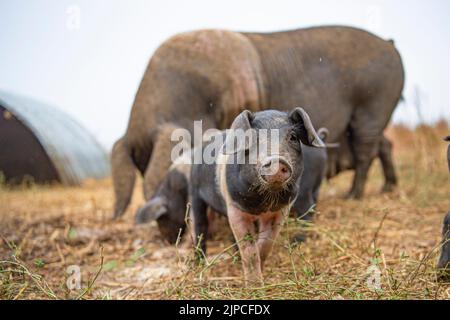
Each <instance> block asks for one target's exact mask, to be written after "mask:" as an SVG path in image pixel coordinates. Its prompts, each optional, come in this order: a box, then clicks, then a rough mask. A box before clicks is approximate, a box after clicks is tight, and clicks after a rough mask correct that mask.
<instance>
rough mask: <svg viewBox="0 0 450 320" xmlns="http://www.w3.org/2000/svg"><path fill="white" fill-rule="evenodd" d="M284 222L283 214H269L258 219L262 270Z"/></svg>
mask: <svg viewBox="0 0 450 320" xmlns="http://www.w3.org/2000/svg"><path fill="white" fill-rule="evenodd" d="M282 222H283V212H281V211H279V212H269V213H265V214H262V215H261V216H259V217H258V227H259V228H258V229H259V230H258V231H259V232H258V241H257V246H258V251H259V255H260V259H261V270H263V268H264V262H265V261H266V259H267V257H268V256H269V255H270V253H271V252H272V248H273V245H274V243H275V240H276V239H277V237H278V234H279V233H280V229H281V223H282Z"/></svg>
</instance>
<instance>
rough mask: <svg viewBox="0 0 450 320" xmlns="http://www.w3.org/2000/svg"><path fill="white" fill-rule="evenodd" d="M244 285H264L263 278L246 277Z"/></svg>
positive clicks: (254, 286) (253, 286)
mask: <svg viewBox="0 0 450 320" xmlns="http://www.w3.org/2000/svg"><path fill="white" fill-rule="evenodd" d="M245 287H246V288H260V287H264V280H263V279H260V278H255V279H247V280H245Z"/></svg>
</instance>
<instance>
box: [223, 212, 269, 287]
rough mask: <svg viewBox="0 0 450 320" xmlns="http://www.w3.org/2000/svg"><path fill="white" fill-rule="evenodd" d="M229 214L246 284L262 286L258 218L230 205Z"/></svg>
mask: <svg viewBox="0 0 450 320" xmlns="http://www.w3.org/2000/svg"><path fill="white" fill-rule="evenodd" d="M227 214H228V221H229V222H230V227H231V230H232V231H233V234H234V237H235V239H236V242H237V244H238V247H239V252H240V254H241V260H242V267H243V269H244V278H245V282H246V284H247V285H249V286H251V285H262V284H263V276H262V271H261V258H260V255H259V249H258V244H257V242H258V234H257V228H256V222H257V219H258V217H257V216H255V215H252V214H249V213H247V212H243V211H241V210H240V209H238V208H236V207H234V206H233V205H228V208H227Z"/></svg>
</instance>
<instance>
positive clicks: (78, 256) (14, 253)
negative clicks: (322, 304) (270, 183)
mask: <svg viewBox="0 0 450 320" xmlns="http://www.w3.org/2000/svg"><path fill="white" fill-rule="evenodd" d="M448 132H449V128H448V126H447V124H445V123H440V124H438V125H436V126H434V127H426V126H422V127H420V128H417V129H416V130H415V132H412V131H411V130H409V129H407V128H405V127H401V126H396V127H391V128H389V129H388V133H387V134H388V135H389V136H390V137H391V138H392V139H393V141H394V144H395V150H394V152H395V155H394V157H395V161H396V165H397V169H398V173H399V179H400V185H399V187H398V188H397V190H396V191H395V192H393V193H391V194H380V193H379V192H378V191H379V189H380V188H381V185H382V178H381V174H380V168H379V164H378V163H377V164H375V165H374V166H372V170H371V172H370V178H369V183H368V185H367V189H366V195H367V196H366V198H365V199H364V201H347V200H343V199H342V195H343V194H344V193H345V191H346V190H347V188H348V187H349V184H350V181H351V173H347V174H343V175H341V176H339V177H338V178H336V179H334V180H332V181H330V182H328V183H325V184H324V186H323V189H322V193H321V200H320V203H319V206H318V208H317V210H318V214H317V217H316V220H315V223H314V225H310V226H302V225H301V223H299V222H297V221H295V220H292V219H291V220H290V221H289V222H287V223H286V225H285V227H284V228H283V233H282V237H281V238H280V239H279V241H277V243H276V245H275V249H274V253H273V255H272V256H271V258H270V260H269V261H268V264H267V267H266V270H265V272H264V273H265V283H266V285H265V286H264V287H261V288H248V289H245V288H243V285H242V284H243V283H242V279H241V268H240V262H239V259H238V257H237V255H236V253H235V251H234V250H233V248H230V246H232V243H231V241H230V232H229V231H228V230H227V227H226V221H225V220H224V219H222V220H221V222H220V223H221V225H222V226H223V227H222V228H221V230H220V232H219V233H218V234H217V235H216V236H215V239H213V240H212V241H210V242H209V256H208V262H207V263H206V264H204V265H202V266H198V265H195V264H194V263H193V262H192V256H193V255H192V250H191V249H186V248H181V246H178V247H174V246H168V245H166V244H165V243H164V242H163V241H162V240H161V238H160V236H159V233H158V230H157V227H156V226H155V225H152V226H149V227H144V228H142V227H141V228H136V227H135V226H133V213H134V211H135V210H136V209H137V207H138V206H139V204H140V203H141V202H142V197H141V192H140V190H139V191H137V192H136V193H135V198H134V200H133V203H132V205H131V207H130V209H129V210H128V211H127V214H126V215H125V217H123V218H122V219H121V220H120V221H115V222H113V221H111V220H110V216H111V212H112V204H113V197H112V188H111V181H110V180H105V181H100V182H95V181H87V182H86V183H85V185H84V186H83V187H78V188H66V187H62V186H46V187H42V186H39V187H37V186H34V187H31V188H18V189H9V188H6V187H4V186H3V187H1V189H0V235H1V237H2V239H1V244H0V298H3V299H55V298H72V299H73V298H78V299H92V298H96V299H102V298H103V299H110V298H113V299H116V298H117V299H144V298H145V299H158V298H168V299H184V298H194V299H210V298H213V299H215V298H223V299H239V298H242V299H248V298H256V299H259V298H264V299H342V298H344V299H449V297H450V288H449V286H448V284H445V283H439V282H437V281H436V274H435V270H434V266H435V261H436V258H437V254H438V251H439V241H440V229H441V222H442V219H443V216H444V213H445V212H447V211H448V210H449V209H450V197H449V182H450V175H449V174H448V171H447V164H446V161H445V150H446V147H447V145H446V143H444V142H443V141H442V139H441V138H442V137H443V136H445V135H447V134H448ZM139 189H140V188H139ZM304 228H306V229H308V230H309V233H310V236H309V239H308V241H307V242H306V243H304V244H301V245H299V246H291V245H290V244H289V241H288V239H289V238H290V236H291V235H292V234H294V233H295V232H298V231H299V230H300V229H304ZM71 265H77V266H79V267H80V270H81V285H82V286H81V288H80V289H79V290H74V291H69V290H68V289H67V286H66V280H67V277H68V276H69V275H68V274H67V272H66V271H67V268H68V266H71ZM377 270H379V272H380V285H381V287H380V288H379V289H377V290H373V289H371V288H372V287H371V286H368V285H367V283H368V281H369V282H370V280H371V279H373V277H374V274H376V273H377Z"/></svg>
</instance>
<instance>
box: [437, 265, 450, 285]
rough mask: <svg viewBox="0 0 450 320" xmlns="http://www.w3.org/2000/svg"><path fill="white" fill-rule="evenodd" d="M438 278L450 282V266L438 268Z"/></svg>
mask: <svg viewBox="0 0 450 320" xmlns="http://www.w3.org/2000/svg"><path fill="white" fill-rule="evenodd" d="M437 278H438V280H439V281H441V282H450V266H449V268H441V269H438V271H437Z"/></svg>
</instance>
